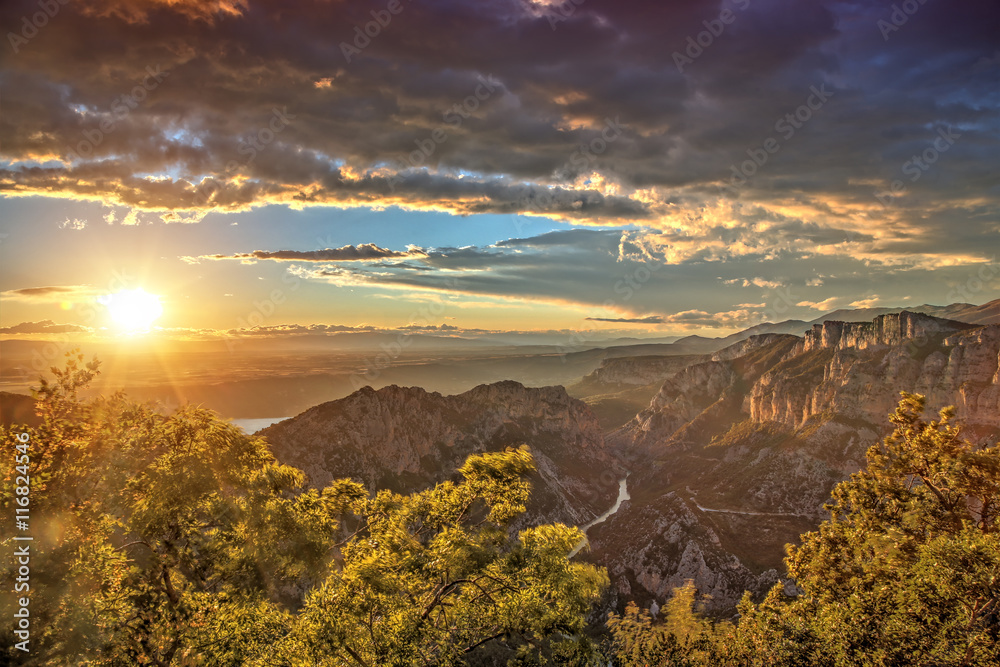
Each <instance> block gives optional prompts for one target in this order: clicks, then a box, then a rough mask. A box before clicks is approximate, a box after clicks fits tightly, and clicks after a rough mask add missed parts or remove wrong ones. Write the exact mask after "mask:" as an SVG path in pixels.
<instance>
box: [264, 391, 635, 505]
mask: <svg viewBox="0 0 1000 667" xmlns="http://www.w3.org/2000/svg"><path fill="white" fill-rule="evenodd" d="M261 435H264V436H266V437H267V438H268V440H269V441H270V442H271V443H272V446H273V448H274V451H275V455H276V456H277V457H278V459H279V460H281V461H282V462H286V463H289V464H291V465H294V466H296V467H299V468H301V469H303V470H305V472H306V474H307V475H308V476H309V478H310V481H311V482H312V483H313V484H314V485H317V486H324V485H326V484H328V483H329V482H330V480H332V479H334V478H339V477H352V478H355V479H358V480H360V481H363V482H364V483H366V484H367V485H368V486H369V487H370V488H372V489H373V490H374V489H382V488H389V489H393V490H397V491H400V492H409V491H414V490H417V489H423V488H427V487H429V486H433V484H435V483H436V482H440V481H443V480H445V479H450V478H452V477H453V476H454V475H455V470H456V469H457V468H458V467H460V466H461V465H462V463H463V462H464V461H465V459H466V458H467V457H468V456H469V455H470V454H474V453H481V452H485V451H502V450H503V449H504V448H505V447H507V446H517V445H520V444H522V443H524V444H527V445H528V446H529V447H531V449H532V453H533V454H534V456H535V462H536V465H537V467H538V474H537V476H536V478H535V480H534V485H535V488H534V491H533V495H532V502H531V506H530V507H529V512H530V514H531V520H532V521H535V522H538V521H562V522H566V523H570V524H578V523H586V522H587V521H589V520H590V519H592V518H594V517H595V516H597V515H598V514H600V513H601V512H603V511H604V510H605V509H607V507H608V506H610V505H611V504H612V503H613V502H614V499H615V489H613V488H610V487H607V486H604V487H602V486H600V485H595V484H594V483H593V479H592V475H593V474H594V471H595V470H596V471H598V473H597V474H600V472H599V471H600V470H604V469H614V468H615V467H616V466H617V464H616V460H615V458H614V457H613V456H612V455H611V454H610V453H609V451H608V449H607V447H606V445H605V442H604V438H603V436H602V435H601V429H600V427H599V425H598V423H597V421H596V419H595V418H594V416H593V415H592V414H591V412H590V410H589V408H588V407H587V406H586V404H585V403H583V402H582V401H578V400H576V399H573V398H570V397H569V396H568V395H567V394H566V392H565V390H564V389H563V388H562V387H542V388H527V387H524V386H523V385H521V384H519V383H517V382H512V381H506V382H498V383H496V384H491V385H482V386H479V387H476V388H474V389H472V390H470V391H468V392H465V393H464V394H459V395H457V396H442V395H441V394H438V393H429V392H426V391H424V390H423V389H419V388H416V387H398V386H390V387H384V388H382V389H379V390H378V391H375V390H373V389H371V388H370V387H365V388H363V389H361V390H359V391H357V392H355V393H354V394H352V395H351V396H348V397H347V398H344V399H341V400H338V401H331V402H329V403H324V404H322V405H318V406H316V407H314V408H311V409H309V410H307V411H306V412H304V413H302V414H301V415H299V416H297V417H295V418H293V419H290V420H285V421H283V422H280V423H278V424H275V425H273V426H271V427H269V428H267V429H265V430H264V431H262V432H261Z"/></svg>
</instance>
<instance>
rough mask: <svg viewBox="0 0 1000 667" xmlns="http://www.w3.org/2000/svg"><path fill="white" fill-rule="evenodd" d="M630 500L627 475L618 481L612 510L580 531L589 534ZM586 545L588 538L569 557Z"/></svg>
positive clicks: (581, 541)
mask: <svg viewBox="0 0 1000 667" xmlns="http://www.w3.org/2000/svg"><path fill="white" fill-rule="evenodd" d="M629 498H630V496H629V495H628V475H625V476H624V477H622V478H621V479H620V480H618V499H617V500H615V504H614V505H612V506H611V508H610V509H608V511H607V512H605V513H604V514H602V515H601V516H599V517H597V518H596V519H594V520H593V521H591V522H590V523H588V524H587V525H586V526H582V527H581V528H580V530H582V531H583V533H584V535H586V533H587V531H588V530H590V529H591V528H593V527H594V526H596V525H597V524H599V523H604V522H605V521H607V520H608V517H610V516H611V515H612V514H614V513H615V512H617V511H618V510H619V509H621V506H622V503H623V502H625V501H626V500H628V499H629ZM586 545H587V539H586V538H584V539H582V540H580V543H579V544H577V545H576V546H575V547H574V548H573V551H571V552H570V554H569V557H570V558H572V557H573V556H575V555H576V554H577V553H579V552H580V550H581V549H583V547H585V546H586Z"/></svg>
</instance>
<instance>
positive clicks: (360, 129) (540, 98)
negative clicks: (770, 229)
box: [0, 0, 1000, 259]
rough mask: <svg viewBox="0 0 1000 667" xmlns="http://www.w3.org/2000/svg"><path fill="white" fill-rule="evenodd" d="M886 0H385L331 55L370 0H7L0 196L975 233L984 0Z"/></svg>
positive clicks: (984, 130) (994, 192)
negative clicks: (391, 11)
mask: <svg viewBox="0 0 1000 667" xmlns="http://www.w3.org/2000/svg"><path fill="white" fill-rule="evenodd" d="M914 3H916V4H913V3H911V4H913V6H914V7H916V11H915V12H913V13H912V15H908V16H906V17H905V23H901V24H900V25H898V26H897V27H898V30H895V29H886V28H885V27H884V24H880V23H879V22H880V21H885V20H889V21H890V22H891V21H892V13H893V5H892V3H887V2H875V1H874V0H872V1H869V2H862V1H858V2H848V3H844V2H833V1H832V0H818V1H816V2H793V1H792V0H732V1H730V0H724V1H723V2H721V3H720V2H718V0H713V1H709V0H682V1H679V2H669V3H667V2H648V1H639V0H587V2H585V3H582V4H580V5H578V6H576V10H575V11H574V12H573V13H572V14H571V15H570V16H569V17H568V18H567V19H566V20H559V21H554V20H553V18H552V17H553V14H552V12H553V11H555V10H553V9H552V8H551V7H548V6H547V5H548V4H549V3H541V2H531V1H530V0H492V1H491V2H481V3H461V2H456V1H454V0H427V1H426V2H403V3H402V5H401V6H402V8H403V9H402V11H401V12H400V13H399V14H397V15H394V16H393V17H392V19H391V21H390V22H389V23H388V24H387V25H385V26H382V27H379V28H378V30H377V32H378V34H377V35H376V36H374V37H371V38H370V40H369V42H370V43H365V44H364V45H362V41H363V39H362V38H358V39H359V41H358V45H357V46H355V47H354V48H355V49H357V51H358V52H357V53H354V52H353V51H352V50H351V49H350V48H347V49H345V47H344V46H343V45H344V44H348V45H351V44H352V41H353V40H354V39H355V37H356V35H357V34H358V33H357V32H356V30H355V29H356V28H360V29H361V30H362V31H363V30H364V27H365V24H366V23H368V22H370V21H372V16H371V11H372V10H373V9H374V10H380V9H381V8H382V5H380V4H379V3H375V4H372V3H351V2H327V1H325V0H313V1H301V2H293V3H290V2H286V1H279V0H233V1H228V2H227V1H224V0H215V1H214V2H195V1H194V0H190V1H178V0H142V1H141V2H125V1H124V0H98V1H95V2H89V3H68V4H66V5H64V6H63V5H60V7H61V8H60V10H59V12H58V13H57V14H56V15H55V16H53V17H51V18H50V19H47V20H46V25H44V26H43V27H41V28H38V29H36V30H35V32H31V30H30V29H29V28H27V27H25V25H26V24H24V23H23V21H24V20H25V17H29V18H28V19H27V20H29V22H30V20H31V19H30V17H31V16H32V15H34V14H35V13H36V12H37V11H38V6H37V0H14V1H11V2H6V3H4V4H3V6H2V8H0V23H2V24H3V25H8V26H14V32H13V33H12V34H14V35H18V36H19V39H20V40H21V41H18V40H14V41H11V40H10V38H8V43H7V44H5V45H4V47H5V48H6V49H7V54H6V55H5V58H4V65H3V69H2V72H0V87H2V88H3V89H4V90H7V91H11V93H12V94H9V95H7V96H5V100H4V114H3V117H2V118H0V145H2V146H3V149H2V157H3V159H4V160H6V163H5V164H4V163H0V193H4V194H7V195H17V194H30V193H42V194H48V195H52V196H69V197H78V198H90V199H104V200H110V201H115V202H118V203H122V204H126V205H129V206H132V207H135V208H139V209H149V210H158V211H173V212H174V213H172V214H165V215H167V216H170V215H173V216H174V217H172V218H169V219H180V220H191V221H196V220H198V219H200V218H199V217H198V215H197V214H195V215H191V214H190V213H188V214H186V215H187V217H185V215H184V214H183V212H185V211H191V210H194V209H206V208H218V209H228V210H236V209H243V208H247V207H250V206H254V205H262V204H266V203H271V202H281V203H291V204H295V205H302V206H305V205H313V204H330V205H337V206H387V205H394V204H395V205H399V206H403V207H406V208H412V209H429V210H444V211H450V212H453V213H457V214H460V215H470V214H475V213H515V212H524V213H529V214H535V215H547V216H552V217H556V218H560V219H565V220H569V221H576V222H593V223H600V224H613V225H621V224H627V223H630V222H631V223H637V224H642V225H647V226H650V227H654V228H658V229H660V230H663V231H664V232H665V233H667V234H673V235H676V236H677V237H678V239H680V240H681V242H680V245H684V244H685V243H687V242H690V244H692V245H693V244H697V243H698V241H699V239H700V237H701V236H702V235H703V234H704V233H705V232H704V229H705V227H706V226H707V227H708V228H709V229H713V230H727V229H728V230H731V229H732V222H733V220H737V221H739V222H740V223H741V224H742V225H744V226H745V229H742V230H735V231H731V232H722V231H719V232H711V233H710V234H709V236H711V235H712V234H715V235H716V236H718V235H725V234H731V235H733V236H735V237H741V236H742V237H747V235H753V234H755V233H756V232H755V231H754V228H753V227H752V226H746V225H750V224H751V223H750V222H749V221H745V220H744V219H743V218H742V217H741V216H740V215H739V214H738V213H737V212H734V211H735V208H736V207H739V206H740V205H742V204H744V203H750V204H752V205H754V206H758V207H761V208H763V209H766V211H767V212H768V214H772V215H773V216H785V217H787V218H789V219H790V220H792V222H789V223H788V225H787V226H786V228H784V229H775V230H774V234H773V237H772V238H774V239H776V240H778V241H783V240H786V239H787V238H789V237H791V236H794V235H797V238H798V240H799V243H800V244H806V243H810V244H813V245H821V246H832V245H836V244H837V238H839V237H840V236H841V231H844V232H845V234H844V235H846V236H848V237H849V238H854V239H857V238H858V237H851V236H850V235H851V234H852V233H855V234H856V233H860V234H862V235H869V237H870V238H869V240H871V241H872V242H871V243H870V244H869V246H868V247H866V248H865V252H867V253H869V254H870V255H871V256H875V255H877V254H879V253H881V254H883V255H884V254H892V253H893V252H902V251H904V250H905V252H910V253H913V252H916V253H925V254H936V255H955V254H961V255H966V254H971V255H977V254H978V255H980V256H981V255H982V253H983V251H984V248H987V247H990V246H995V245H996V235H995V231H996V220H997V211H998V206H997V200H998V198H1000V189H998V187H997V185H996V182H995V173H996V171H997V164H998V160H1000V158H998V155H1000V140H998V139H1000V125H998V118H997V107H998V105H1000V93H998V92H997V87H996V80H997V76H998V72H1000V50H998V45H997V40H996V35H997V34H998V33H1000V18H998V17H1000V6H998V5H997V4H996V3H989V2H973V1H971V0H967V1H964V2H956V3H945V2H940V1H936V0H934V1H931V0H929V1H928V2H924V3H919V2H917V0H914ZM897 4H900V3H897ZM908 6H909V5H908ZM723 11H728V12H730V14H728V15H726V17H727V19H731V20H729V21H728V22H727V23H725V24H723V23H719V22H718V21H720V16H722V12H723ZM897 22H898V21H897ZM18 30H20V31H21V32H22V33H23V35H19V33H18ZM372 32H375V30H374V29H373V30H372ZM713 32H714V33H717V34H712V33H713ZM28 33H31V36H30V38H29V37H26V35H28ZM699 41H700V42H701V44H702V45H701V46H698V42H699ZM692 44H694V45H695V46H692ZM345 52H346V53H347V54H348V55H349V56H350V57H348V55H345ZM685 58H686V59H688V60H690V62H686V61H685ZM678 63H680V65H681V66H680V67H679V66H678ZM680 70H683V71H680ZM814 91H823V92H822V94H821V95H820V96H819V97H816V95H817V93H816V92H814ZM797 114H798V115H797ZM789 118H791V120H789ZM782 121H784V122H782ZM942 133H946V134H947V133H951V134H949V135H948V136H954V137H955V139H954V142H953V143H950V144H948V147H947V150H946V151H937V152H936V153H935V152H928V151H930V150H931V149H933V147H934V145H935V144H934V142H935V141H938V138H939V137H941V136H942ZM769 140H772V141H769ZM938 145H939V146H940V145H941V144H940V142H939V141H938ZM768 147H769V148H768ZM926 155H931V156H933V157H934V160H933V161H932V162H931V161H929V160H925V162H923V163H919V164H917V165H916V166H915V163H914V158H918V159H921V158H922V156H926ZM733 169H735V170H736V171H735V172H734V171H733ZM738 176H744V177H746V178H747V180H746V182H745V183H734V182H733V181H734V179H735V180H737V181H738V180H739V178H738ZM896 182H898V183H899V184H900V185H902V186H904V189H903V190H900V191H894V190H893V189H892V188H893V184H894V183H896ZM885 192H892V196H891V197H889V198H888V199H887V198H886V197H884V196H883V197H882V199H878V198H876V194H879V193H883V195H884V193H885ZM706 206H710V207H718V208H719V209H720V212H719V217H720V218H723V219H720V220H718V221H717V223H703V222H702V221H700V219H699V217H700V216H702V215H704V207H706ZM177 212H181V213H177ZM692 220H693V221H692ZM794 225H799V227H798V229H797V230H796V229H795V228H794ZM876 228H877V230H876ZM956 229H959V230H960V231H959V232H958V233H953V232H955V230H956ZM682 237H683V238H687V239H688V241H683V239H682ZM942 239H943V240H945V241H946V242H945V243H941V242H940V241H941V240H942ZM761 240H762V239H761ZM685 252H686V254H684V257H686V258H690V257H694V256H696V255H697V254H698V253H699V252H700V253H701V254H702V255H703V257H704V258H705V259H711V258H712V257H715V256H717V255H718V253H717V252H716V251H715V250H713V249H712V248H708V249H704V248H703V249H700V250H698V249H695V248H693V247H692V248H690V249H688V250H686V251H685ZM762 252H763V254H765V255H770V256H774V255H775V254H776V253H778V252H779V250H778V249H774V248H772V249H770V250H767V249H766V248H762ZM795 252H799V253H802V252H805V251H804V250H803V249H802V248H801V247H799V248H797V249H796V250H795Z"/></svg>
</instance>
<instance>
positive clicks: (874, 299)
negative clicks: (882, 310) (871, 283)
mask: <svg viewBox="0 0 1000 667" xmlns="http://www.w3.org/2000/svg"><path fill="white" fill-rule="evenodd" d="M881 302H882V300H881V299H880V298H879V296H878V294H872V295H871V296H870V297H868V298H867V299H859V300H857V301H852V302H851V303H850V304H849V305H850V307H851V308H875V307H876V306H878V305H879V304H880V303H881Z"/></svg>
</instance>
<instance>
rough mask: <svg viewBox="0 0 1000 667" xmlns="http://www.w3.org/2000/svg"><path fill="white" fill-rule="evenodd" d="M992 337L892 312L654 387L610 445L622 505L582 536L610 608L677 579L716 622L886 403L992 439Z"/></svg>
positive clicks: (752, 583) (842, 466)
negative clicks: (619, 463)
mask: <svg viewBox="0 0 1000 667" xmlns="http://www.w3.org/2000/svg"><path fill="white" fill-rule="evenodd" d="M998 355H1000V326H997V325H990V326H986V327H977V326H974V325H970V324H966V323H962V322H956V321H949V320H942V319H938V318H934V317H930V316H926V315H921V314H916V313H910V312H907V311H904V312H902V313H898V314H889V315H882V316H879V317H877V318H876V319H875V320H873V321H872V322H867V323H843V322H826V323H824V324H822V325H815V326H814V327H813V328H812V330H810V331H809V332H808V333H807V334H806V335H805V336H804V337H802V338H799V337H794V336H788V337H780V338H772V339H770V340H768V339H766V338H764V337H757V338H753V339H750V341H749V342H748V344H743V347H742V349H741V348H738V347H735V346H734V347H733V348H729V349H727V350H724V351H722V352H720V353H718V354H716V355H715V356H714V358H713V359H712V360H710V361H706V362H702V363H698V364H694V365H692V366H690V367H688V368H686V369H685V370H683V371H682V372H680V373H678V374H676V375H674V376H673V377H672V378H670V379H669V380H667V381H666V382H665V383H664V384H663V386H662V387H661V389H660V391H659V392H658V393H657V395H656V396H655V397H654V398H653V400H652V401H651V402H650V404H649V406H647V408H646V409H644V410H643V411H641V412H640V413H639V414H638V415H636V417H635V418H634V419H633V420H632V421H630V422H629V423H628V424H626V425H625V426H623V427H622V428H621V429H619V430H618V431H616V432H615V433H614V434H613V435H612V436H611V437H610V440H611V442H612V443H613V444H614V445H615V446H616V447H618V448H619V449H620V450H622V451H626V452H629V453H630V456H631V457H632V460H633V463H632V464H631V465H632V469H633V470H635V471H636V472H635V473H634V474H633V476H632V477H631V478H630V492H631V495H632V500H631V501H630V502H629V503H627V504H626V505H625V506H623V508H622V510H621V511H620V512H619V513H618V514H616V515H615V516H613V517H611V519H610V520H609V521H608V522H607V523H606V524H603V525H602V526H600V527H599V528H598V529H597V530H595V531H594V534H593V535H592V542H593V545H594V551H593V554H592V558H593V559H594V560H595V561H597V562H601V563H603V564H605V565H607V566H608V567H609V568H610V569H611V571H612V572H613V573H614V574H615V575H616V576H617V584H616V585H617V586H618V590H619V592H620V594H621V595H623V596H626V595H628V596H631V597H637V598H642V597H643V596H648V597H647V598H646V599H650V598H654V599H660V600H662V599H663V597H664V596H665V595H666V594H667V593H668V592H669V591H670V590H671V588H672V587H674V586H679V585H681V584H682V583H683V581H684V580H685V579H688V578H692V579H694V580H695V583H696V585H697V586H698V588H699V590H702V591H704V592H707V593H710V594H711V595H713V598H714V599H713V603H712V604H713V605H714V606H715V607H716V608H718V609H725V608H727V607H729V606H731V605H732V604H734V603H735V602H736V600H737V599H738V597H739V595H740V594H741V592H742V590H743V589H744V588H749V589H751V590H762V589H763V587H764V586H766V585H767V584H768V583H769V582H770V581H773V580H774V578H775V576H777V574H778V573H777V571H776V569H777V568H779V567H780V560H781V557H782V555H783V553H782V545H783V544H785V543H786V542H794V541H795V540H796V539H797V537H798V535H799V534H800V533H801V532H803V531H804V530H807V529H809V528H810V527H811V526H814V525H816V524H817V523H818V522H819V520H820V519H821V518H822V516H823V509H822V506H823V504H824V503H825V502H826V501H827V499H828V496H829V492H830V490H831V489H832V487H833V485H834V484H835V483H837V482H838V481H840V480H843V479H846V478H847V477H848V476H849V475H850V474H851V473H853V472H856V471H857V470H859V469H860V468H861V466H862V464H863V461H864V453H865V451H866V449H867V448H868V447H869V446H870V445H872V444H873V443H875V442H877V441H878V439H879V438H880V437H881V436H882V435H884V433H885V431H886V429H887V426H886V415H887V414H888V413H889V412H890V411H891V410H892V408H893V407H894V405H895V404H896V402H897V401H898V399H899V390H900V389H901V388H905V389H907V390H911V391H916V392H919V393H922V394H926V395H927V397H928V405H930V406H935V407H936V408H939V407H942V406H944V405H952V404H953V405H955V406H956V409H957V414H958V417H959V419H960V420H961V421H962V422H963V423H964V424H966V426H967V432H968V434H970V435H972V436H973V437H979V438H985V437H991V436H992V437H995V436H996V435H997V434H998V433H1000V380H998Z"/></svg>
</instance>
